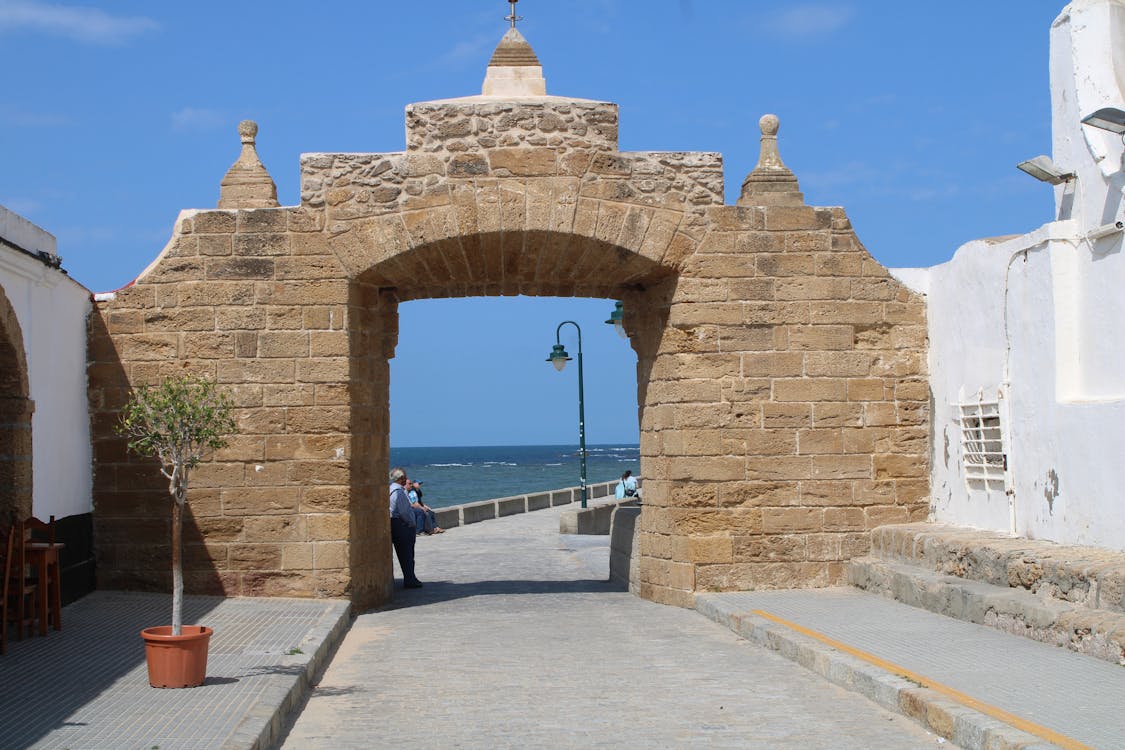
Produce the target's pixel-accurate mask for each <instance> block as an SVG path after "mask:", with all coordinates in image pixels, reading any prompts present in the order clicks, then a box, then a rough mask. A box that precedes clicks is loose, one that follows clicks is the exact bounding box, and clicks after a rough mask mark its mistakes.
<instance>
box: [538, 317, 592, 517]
mask: <svg viewBox="0 0 1125 750" xmlns="http://www.w3.org/2000/svg"><path fill="white" fill-rule="evenodd" d="M567 323H570V324H571V325H572V326H574V330H576V331H578V457H579V459H580V460H581V462H582V476H581V482H582V507H583V508H585V507H586V416H585V407H584V405H583V402H582V399H583V392H582V329H581V328H579V327H578V324H577V323H575V322H574V321H573V320H564V321H563V322H561V323H559V327H558V328H556V329H555V345H554V347H552V348H551V356H549V357H547V361H548V362H550V363H551V364H553V365H554V366H555V369H556V370H558V371H559V372H562V371H563V368H564V367H566V363H567V362H569V361H570V355H569V354H567V353H566V349H564V348H563V345H562V342H561V340H560V338H559V334H560V332H561V331H562V327H563V326H565V325H566V324H567Z"/></svg>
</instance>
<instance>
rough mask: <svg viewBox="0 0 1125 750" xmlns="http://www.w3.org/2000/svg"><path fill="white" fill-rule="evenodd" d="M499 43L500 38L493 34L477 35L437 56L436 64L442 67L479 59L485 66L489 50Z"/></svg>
mask: <svg viewBox="0 0 1125 750" xmlns="http://www.w3.org/2000/svg"><path fill="white" fill-rule="evenodd" d="M499 41H500V37H498V36H496V35H495V34H477V35H476V36H475V37H473V38H472V39H467V40H465V41H461V42H457V44H455V45H453V47H452V49H450V50H449V51H448V52H445V53H444V54H442V55H440V56H438V58H437V63H438V65H441V66H444V65H449V64H452V63H464V62H469V61H472V60H478V59H479V60H483V64H484V65H487V64H488V58H489V57H490V55H491V50H492V48H493V47H495V46H496V44H497V43H498V42H499Z"/></svg>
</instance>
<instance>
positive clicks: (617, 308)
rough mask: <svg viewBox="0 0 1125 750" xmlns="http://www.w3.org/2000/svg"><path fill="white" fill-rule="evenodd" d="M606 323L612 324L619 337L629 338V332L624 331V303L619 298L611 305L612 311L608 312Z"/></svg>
mask: <svg viewBox="0 0 1125 750" xmlns="http://www.w3.org/2000/svg"><path fill="white" fill-rule="evenodd" d="M606 325H611V326H613V328H614V330H616V331H617V335H618V336H620V337H621V338H623V339H627V338H629V334H628V333H626V332H625V305H624V304H623V303H622V302H621V301H620V300H619V301H618V302H617V303H616V304H615V305H614V306H613V312H611V313H610V314H609V320H607V321H606Z"/></svg>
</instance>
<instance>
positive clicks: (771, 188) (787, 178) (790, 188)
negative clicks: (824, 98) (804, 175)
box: [738, 115, 805, 206]
mask: <svg viewBox="0 0 1125 750" xmlns="http://www.w3.org/2000/svg"><path fill="white" fill-rule="evenodd" d="M758 127H759V128H760V129H761V131H762V145H761V153H760V154H759V156H758V165H757V166H756V167H754V170H753V171H752V172H750V174H748V175H746V179H745V180H743V182H742V197H740V198H739V199H738V205H740V206H803V205H804V204H805V196H804V195H802V193H801V186H800V185H799V184H798V183H797V176H796V175H795V174H793V173H792V172H791V171H790V170H789V167H787V166H785V164H784V163H783V162H782V161H781V154H780V153H778V150H777V131H778V130H779V128H780V122H779V121H778V119H777V115H763V116H762V119H761V120H759V121H758Z"/></svg>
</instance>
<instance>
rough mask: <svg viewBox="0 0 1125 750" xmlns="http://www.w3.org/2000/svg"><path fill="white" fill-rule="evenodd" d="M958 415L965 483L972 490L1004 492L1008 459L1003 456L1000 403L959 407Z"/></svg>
mask: <svg viewBox="0 0 1125 750" xmlns="http://www.w3.org/2000/svg"><path fill="white" fill-rule="evenodd" d="M959 411H960V419H961V456H962V460H963V461H964V465H965V481H966V482H967V483H968V485H969V487H970V488H976V489H984V490H995V489H998V490H1003V489H1004V470H1005V469H1006V468H1007V466H1008V456H1007V455H1006V454H1005V453H1004V432H1003V430H1002V429H1001V426H1000V403H999V402H998V401H975V402H972V403H966V404H960V405H959Z"/></svg>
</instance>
